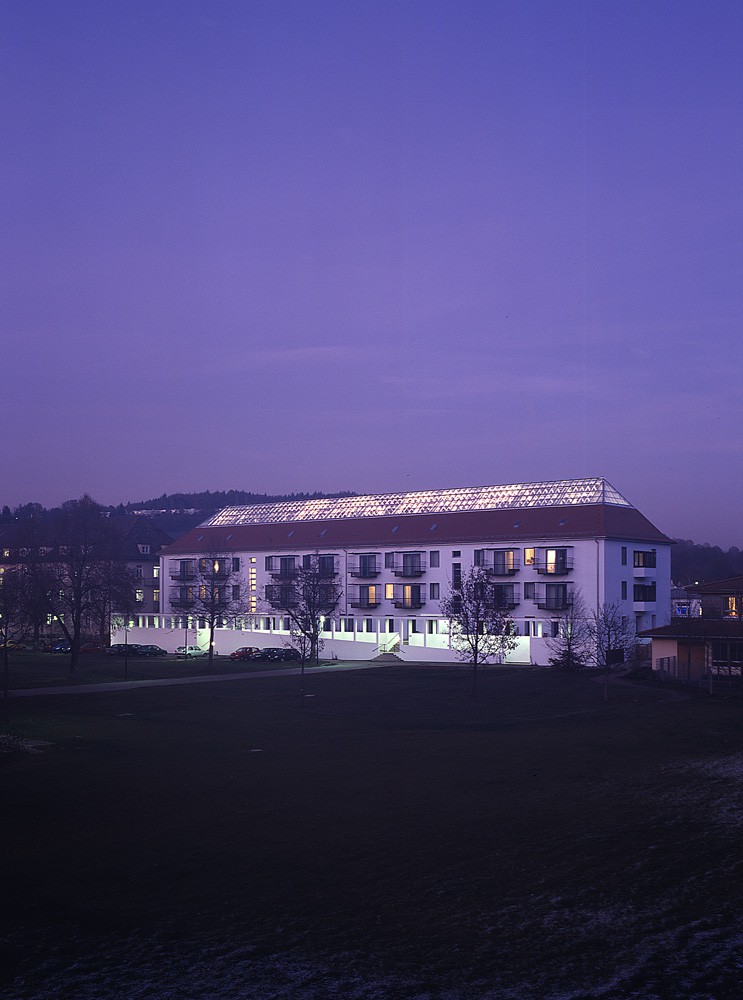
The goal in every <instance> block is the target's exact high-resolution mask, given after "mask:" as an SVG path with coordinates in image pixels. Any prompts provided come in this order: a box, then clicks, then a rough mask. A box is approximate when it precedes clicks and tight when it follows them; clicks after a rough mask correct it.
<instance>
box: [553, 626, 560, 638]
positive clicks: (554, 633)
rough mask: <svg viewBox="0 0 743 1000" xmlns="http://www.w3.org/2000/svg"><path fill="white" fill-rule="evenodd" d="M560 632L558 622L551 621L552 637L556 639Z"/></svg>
mask: <svg viewBox="0 0 743 1000" xmlns="http://www.w3.org/2000/svg"><path fill="white" fill-rule="evenodd" d="M559 634H560V623H559V622H552V638H553V639H556V638H557V637H558V636H559Z"/></svg>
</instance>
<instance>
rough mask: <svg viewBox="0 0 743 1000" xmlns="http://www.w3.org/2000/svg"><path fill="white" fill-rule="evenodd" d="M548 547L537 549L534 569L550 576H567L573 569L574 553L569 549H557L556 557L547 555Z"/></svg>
mask: <svg viewBox="0 0 743 1000" xmlns="http://www.w3.org/2000/svg"><path fill="white" fill-rule="evenodd" d="M547 551H548V550H547V549H537V552H536V557H535V560H534V569H535V570H536V571H537V573H542V574H546V575H548V576H565V574H566V573H570V571H571V570H572V569H573V553H572V552H571V551H570V550H569V549H557V550H556V555H555V556H554V557H552V556H548V555H547Z"/></svg>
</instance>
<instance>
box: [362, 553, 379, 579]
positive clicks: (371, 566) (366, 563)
mask: <svg viewBox="0 0 743 1000" xmlns="http://www.w3.org/2000/svg"><path fill="white" fill-rule="evenodd" d="M376 572H377V557H376V555H370V554H367V555H361V556H359V574H360V575H361V576H374V574H375V573H376Z"/></svg>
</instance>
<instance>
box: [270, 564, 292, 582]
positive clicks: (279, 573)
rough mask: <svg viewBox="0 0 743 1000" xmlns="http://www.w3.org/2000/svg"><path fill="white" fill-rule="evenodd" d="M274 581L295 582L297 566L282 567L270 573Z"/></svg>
mask: <svg viewBox="0 0 743 1000" xmlns="http://www.w3.org/2000/svg"><path fill="white" fill-rule="evenodd" d="M270 573H271V576H272V577H273V578H274V580H296V578H297V577H298V576H299V567H298V566H284V567H279V568H277V569H272V570H271V571H270Z"/></svg>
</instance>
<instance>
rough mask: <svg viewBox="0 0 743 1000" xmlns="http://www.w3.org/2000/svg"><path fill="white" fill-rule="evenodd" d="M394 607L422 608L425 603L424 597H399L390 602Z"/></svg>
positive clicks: (408, 609) (413, 609)
mask: <svg viewBox="0 0 743 1000" xmlns="http://www.w3.org/2000/svg"><path fill="white" fill-rule="evenodd" d="M392 603H393V604H394V605H395V607H396V608H403V609H404V610H406V611H415V610H417V609H418V608H422V607H423V606H424V605H425V603H426V599H425V597H423V596H421V597H401V598H400V599H399V600H395V601H393V602H392Z"/></svg>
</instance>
